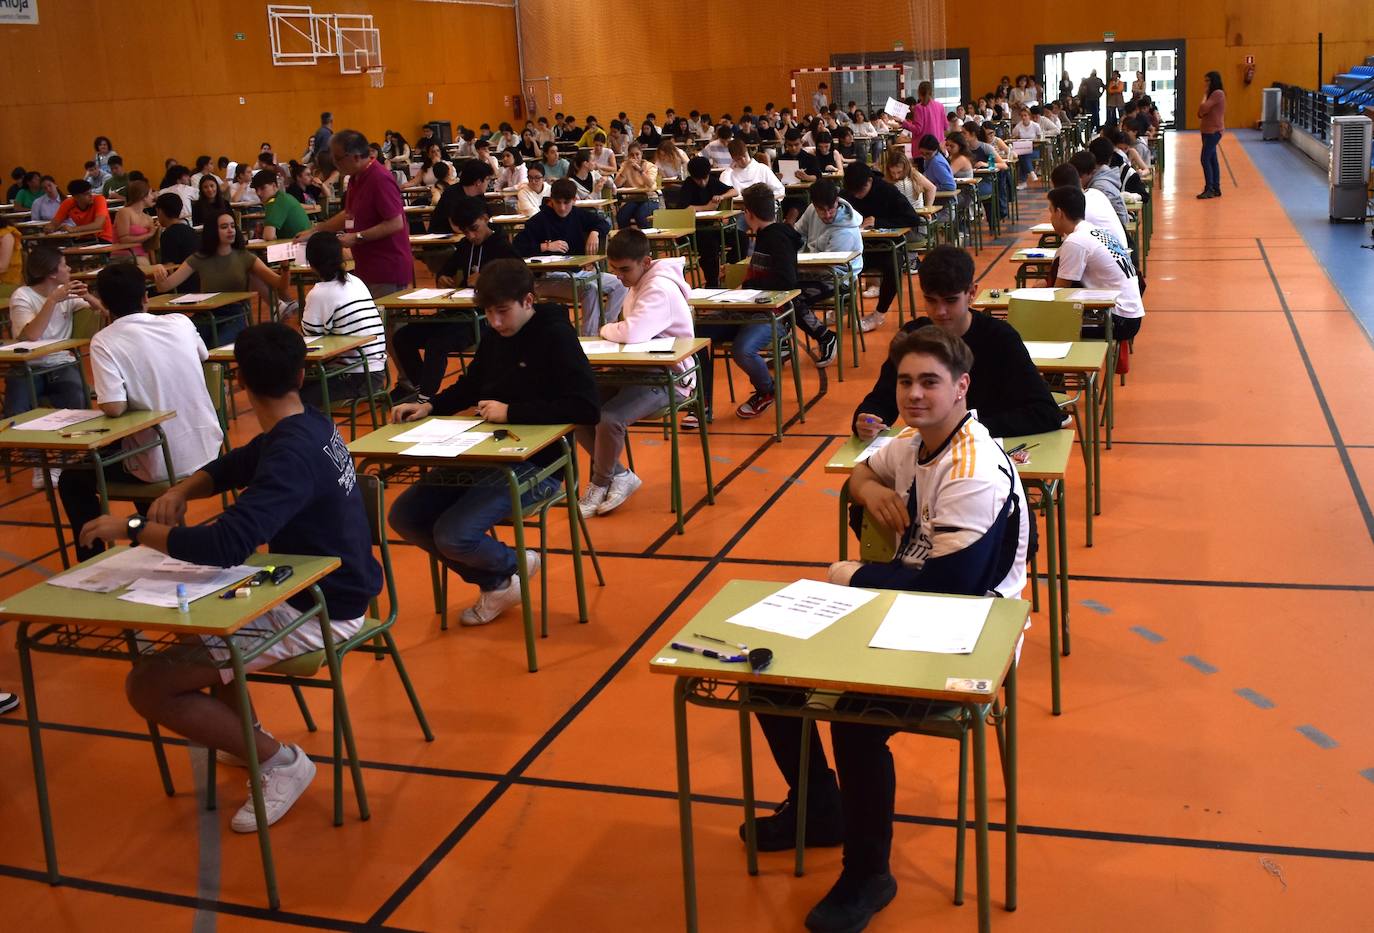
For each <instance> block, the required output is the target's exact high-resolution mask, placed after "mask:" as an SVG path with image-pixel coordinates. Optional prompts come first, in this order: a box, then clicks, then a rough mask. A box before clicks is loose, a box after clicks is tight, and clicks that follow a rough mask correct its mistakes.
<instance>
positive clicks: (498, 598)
mask: <svg viewBox="0 0 1374 933" xmlns="http://www.w3.org/2000/svg"><path fill="white" fill-rule="evenodd" d="M527 229H528V228H527ZM476 297H477V306H478V307H479V308H481V309H482V310H483V313H484V314H485V315H486V322H487V327H488V330H487V331H486V332H485V334H484V335H483V337H482V340H481V342H480V343H479V344H478V345H477V353H476V354H475V355H474V356H473V358H472V362H470V363H468V366H467V369H466V370H465V371H464V372H463V374H462V375H461V376H459V377H458V381H457V382H455V383H453V385H451V386H449V387H448V388H446V389H444V390H443V391H442V392H440V393H439V394H438V395H436V396H434V398H432V399H431V400H429V401H428V402H419V403H413V404H405V405H397V406H396V407H394V408H392V409H391V418H392V420H393V421H416V420H419V419H421V418H426V417H428V416H429V415H432V414H433V415H453V414H457V413H458V412H461V411H465V410H468V409H475V411H476V414H477V417H479V418H482V419H483V420H485V421H488V422H490V423H492V424H569V423H571V424H578V425H594V424H596V423H597V421H598V420H599V419H600V417H601V411H600V403H599V401H598V395H597V390H596V383H595V381H594V380H593V379H592V367H591V364H589V363H588V362H587V354H586V353H584V352H582V346H581V344H579V343H578V340H577V332H576V331H574V330H573V329H572V328H571V327H569V326H568V320H567V317H566V316H565V315H564V314H563V312H562V310H561V309H559V308H557V307H555V306H553V305H540V306H537V307H536V305H535V303H534V277H533V276H532V275H531V274H530V270H529V269H528V268H527V267H526V266H525V264H524V263H523V262H521V261H520V260H518V259H495V260H492V261H491V262H489V263H486V264H485V265H483V266H482V275H481V277H480V278H479V279H478V280H477V296H476ZM558 456H559V451H558V447H557V446H556V445H554V446H550V447H548V448H546V449H544V450H542V451H540V452H539V453H537V454H535V455H534V456H532V457H531V458H530V459H529V460H528V461H527V462H525V463H522V464H520V465H519V466H518V467H516V472H517V474H520V475H521V477H522V478H524V477H527V476H528V475H529V474H531V473H535V472H537V471H539V470H540V469H542V468H543V467H546V466H548V465H549V464H550V463H552V462H553V461H554V460H556V459H557V458H558ZM560 483H562V476H561V474H560V475H558V476H553V477H549V478H548V479H545V480H543V481H542V482H540V483H538V484H536V485H535V487H534V488H533V489H531V490H530V491H528V492H526V493H525V499H524V501H525V503H526V504H528V503H530V502H533V501H534V500H536V499H542V498H544V497H545V496H548V495H550V494H552V493H553V492H554V491H555V490H556V489H558V486H559V484H560ZM569 494H572V495H575V494H576V490H569ZM509 515H510V492H509V491H508V490H507V489H506V486H505V484H504V483H503V484H500V485H490V484H487V485H479V486H455V485H447V484H439V483H421V484H419V485H415V486H411V487H410V488H408V489H407V490H406V491H405V492H403V493H401V495H400V496H399V497H398V498H397V499H396V501H395V502H394V503H392V506H391V514H390V520H391V527H392V528H394V529H395V530H396V533H397V534H399V535H400V536H401V537H402V538H404V539H405V540H406V541H407V542H409V543H410V544H413V545H415V546H416V547H419V548H423V549H424V550H426V551H428V552H429V553H431V554H433V555H434V556H435V557H437V558H438V559H439V560H440V561H441V562H442V563H443V564H444V565H445V566H447V567H448V568H449V569H450V570H452V571H453V572H454V573H456V574H458V575H459V576H460V577H462V578H463V580H464V581H466V582H468V583H472V584H475V585H476V586H477V588H478V590H479V591H480V592H479V594H478V597H477V602H476V603H474V604H473V605H472V606H471V607H470V608H468V609H465V610H464V611H463V614H462V616H461V618H460V621H461V622H462V623H463V624H464V625H486V624H487V623H488V622H492V621H494V620H495V619H496V617H497V616H499V615H500V614H501V613H503V612H505V611H506V610H507V609H509V608H510V607H512V606H518V605H519V604H520V579H519V576H518V575H517V573H516V564H515V551H514V550H512V549H511V548H510V547H508V546H506V545H505V544H503V543H502V542H500V541H498V540H497V539H496V538H494V537H492V536H491V535H490V534H488V532H489V531H490V530H491V527H492V526H493V525H495V524H496V523H497V522H499V521H502V520H504V519H505V518H506V517H507V516H509ZM525 560H526V565H525V567H526V577H527V578H528V577H531V576H533V575H534V574H535V573H537V572H538V571H539V552H538V551H537V550H534V549H529V550H527V551H526V552H525Z"/></svg>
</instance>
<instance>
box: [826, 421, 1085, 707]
mask: <svg viewBox="0 0 1374 933" xmlns="http://www.w3.org/2000/svg"><path fill="white" fill-rule="evenodd" d="M909 430H911V429H910V428H906V427H893V428H889V429H888V430H887V431H886V432H885V434H886V436H888V437H897V436H898V435H900V434H902V433H903V432H905V431H909ZM868 444H869V442H868V441H865V440H862V439H860V438H858V437H850V438H849V440H847V441H845V443H844V444H843V445H842V446H841V447H840V449H839V450H837V451H836V452H835V453H834V454H832V455H831V457H830V459H829V460H828V461H826V464H825V472H827V473H834V474H838V475H840V476H846V477H847V476H849V475H850V474H852V473H853V472H854V467H855V466H856V458H857V457H858V456H859V454H861V453H863V450H864V448H865V447H867V446H868ZM1020 444H1025V445H1027V447H1029V446H1030V445H1032V444H1034V445H1035V446H1034V447H1033V448H1031V449H1029V450H1028V451H1027V452H1028V453H1029V454H1030V462H1029V463H1018V464H1016V475H1017V476H1019V477H1020V478H1021V483H1022V486H1023V487H1024V486H1030V487H1033V488H1035V489H1038V490H1040V494H1041V503H1040V504H1041V508H1042V509H1043V511H1044V513H1045V546H1044V548H1043V549H1042V550H1043V551H1044V553H1045V554H1046V555H1047V556H1046V570H1047V576H1046V584H1047V589H1048V590H1049V598H1050V675H1051V677H1050V684H1051V694H1052V699H1053V710H1054V715H1056V716H1058V715H1059V654H1060V633H1061V631H1062V633H1063V646H1064V647H1063V653H1064V654H1066V655H1067V654H1068V653H1069V543H1068V542H1069V532H1068V524H1067V522H1066V520H1065V516H1064V501H1065V481H1066V477H1067V475H1068V468H1069V457H1070V456H1071V455H1072V454H1073V444H1074V440H1073V432H1072V431H1069V430H1062V431H1050V432H1048V433H1046V434H1028V435H1026V436H1024V437H1008V438H1003V439H1002V445H1003V448H1004V449H1006V450H1011V449H1012V448H1014V447H1017V446H1018V445H1020ZM849 503H850V499H849V481H848V480H846V481H845V483H844V485H843V486H841V487H840V560H848V559H849ZM1027 576H1028V577H1029V578H1030V582H1031V594H1032V600H1033V601H1034V606H1035V608H1036V609H1037V610H1038V609H1039V608H1040V590H1039V580H1038V579H1037V576H1036V570H1035V561H1034V560H1032V561H1031V564H1030V566H1029V567H1028V568H1027Z"/></svg>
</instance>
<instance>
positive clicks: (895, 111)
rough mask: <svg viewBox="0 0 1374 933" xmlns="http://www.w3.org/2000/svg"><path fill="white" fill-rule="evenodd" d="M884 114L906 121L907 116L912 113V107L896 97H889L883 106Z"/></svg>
mask: <svg viewBox="0 0 1374 933" xmlns="http://www.w3.org/2000/svg"><path fill="white" fill-rule="evenodd" d="M883 113H885V114H888V115H889V116H893V117H896V118H897V119H898V120H905V119H906V118H907V114H909V113H911V107H910V106H909V105H907V104H904V103H902V102H901V101H900V100H898V99H897V98H895V97H889V98H888V99H887V103H886V104H885V105H884V106H883Z"/></svg>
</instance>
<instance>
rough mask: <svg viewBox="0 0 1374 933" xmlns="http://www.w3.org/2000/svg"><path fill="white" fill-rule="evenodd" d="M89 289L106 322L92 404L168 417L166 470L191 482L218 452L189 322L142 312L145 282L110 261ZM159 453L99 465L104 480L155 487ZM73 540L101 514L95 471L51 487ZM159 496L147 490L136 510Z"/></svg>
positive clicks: (94, 549)
mask: <svg viewBox="0 0 1374 933" xmlns="http://www.w3.org/2000/svg"><path fill="white" fill-rule="evenodd" d="M96 289H97V290H98V291H99V292H100V294H101V296H102V297H103V298H104V301H105V306H106V307H107V308H108V309H109V312H110V315H111V317H112V320H111V322H110V324H109V326H107V327H104V328H102V329H101V330H100V331H99V332H97V333H96V335H95V336H94V337H92V338H91V374H92V376H93V377H94V382H95V397H96V404H97V405H99V406H100V409H101V411H103V412H104V413H105V414H107V415H109V416H111V417H115V416H118V415H122V414H124V413H125V412H127V411H175V412H176V413H177V416H176V417H175V418H173V419H172V420H170V421H167V422H164V423H163V425H162V429H163V431H164V432H165V433H166V435H167V447H168V449H169V450H170V451H171V454H172V469H173V470H174V471H175V473H176V475H177V476H190V475H191V474H192V473H194V472H195V471H196V470H198V469H200V468H201V467H202V466H204V465H205V464H207V463H209V462H210V461H211V460H213V459H215V458H216V457H218V456H219V454H220V442H221V441H222V440H223V439H224V438H223V434H222V433H221V431H220V422H219V416H218V415H216V414H215V406H214V403H213V402H212V401H211V399H210V393H209V391H208V390H207V389H206V386H205V370H204V368H203V365H202V364H203V363H204V362H205V360H206V358H207V356H208V354H207V353H206V351H205V344H204V343H202V342H201V339H200V335H199V334H198V333H196V327H195V325H194V324H192V323H191V320H190V318H188V317H186V316H185V315H182V314H149V313H148V312H147V311H146V310H145V308H146V306H147V282H146V281H145V280H144V278H143V271H142V270H141V269H139V268H138V266H135V265H133V264H132V263H114V264H112V265H109V266H106V267H105V268H104V269H101V270H100V275H99V276H98V277H97V278H96ZM154 438H155V435H154V433H153V432H152V431H143V432H140V433H138V434H136V435H134V436H133V437H130V438H126V439H125V441H124V446H125V448H130V449H131V448H134V447H139V446H142V445H144V444H147V443H148V442H149V441H151V440H153V439H154ZM167 478H168V477H167V463H166V460H165V459H164V457H163V453H162V448H161V447H160V446H159V447H154V448H153V449H151V450H145V451H143V452H142V453H138V454H134V455H133V456H131V457H130V458H129V459H127V460H124V461H121V462H120V463H116V464H114V465H112V466H108V467H105V481H106V482H115V483H162V482H165V481H166V480H167ZM57 488H58V492H59V493H60V494H61V496H62V505H63V507H64V508H65V509H66V511H67V520H68V521H69V522H70V523H71V526H72V531H73V532H74V537H76V538H77V540H78V542H79V541H80V533H81V528H82V527H83V526H84V525H85V524H86V523H87V522H88V521H90V520H91V519H93V518H95V517H96V516H98V515H99V514H100V497H99V495H98V494H97V492H96V477H95V472H94V471H93V470H91V469H88V468H69V469H66V470H63V471H62V478H61V479H60V480H59V481H58V484H57ZM162 491H163V490H160V489H156V488H152V489H150V490H149V493H148V497H147V499H146V500H145V501H143V502H142V503H140V508H146V506H147V504H148V503H150V502H152V500H153V499H155V498H157V496H158V495H159V494H160V492H162ZM103 550H105V546H104V543H103V542H101V541H93V542H92V543H91V545H90V546H89V547H83V546H82V545H81V544H80V543H78V544H77V546H76V556H77V558H78V559H79V560H89V559H90V558H92V557H94V556H95V555H96V554H99V553H100V552H101V551H103Z"/></svg>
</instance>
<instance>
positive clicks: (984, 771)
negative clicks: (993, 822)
mask: <svg viewBox="0 0 1374 933" xmlns="http://www.w3.org/2000/svg"><path fill="white" fill-rule="evenodd" d="M973 797H974V804H973V822H974V836H975V838H976V840H977V843H976V846H975V848H976V850H977V862H978V866H977V872H978V933H992V917H991V913H992V897H991V893H990V892H989V891H988V886H989V883H990V878H989V876H990V869H989V866H988V737H987V724H986V723H985V722H984V721H983V708H982V707H981V706H975V707H974V708H973Z"/></svg>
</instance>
